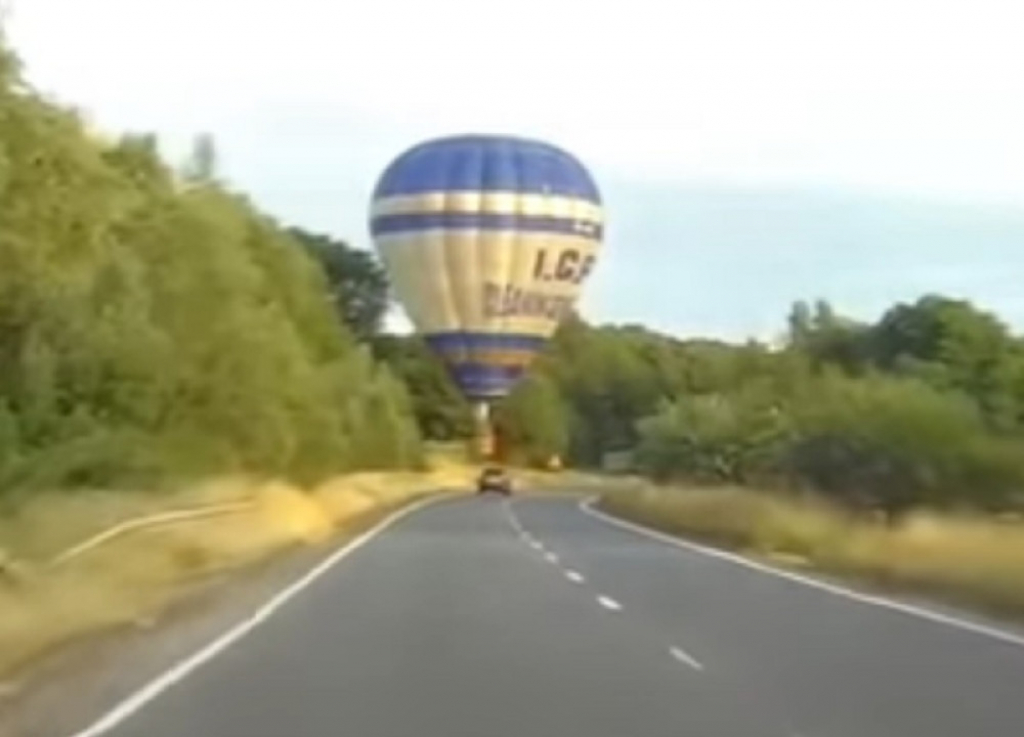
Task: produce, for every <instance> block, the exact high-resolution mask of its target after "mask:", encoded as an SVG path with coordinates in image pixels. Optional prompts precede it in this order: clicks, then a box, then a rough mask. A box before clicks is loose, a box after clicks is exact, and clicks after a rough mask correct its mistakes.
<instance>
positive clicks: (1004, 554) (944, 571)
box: [601, 487, 1024, 615]
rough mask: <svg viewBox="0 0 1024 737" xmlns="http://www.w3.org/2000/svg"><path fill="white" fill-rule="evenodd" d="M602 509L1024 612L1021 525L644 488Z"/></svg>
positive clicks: (736, 493) (617, 495)
mask: <svg viewBox="0 0 1024 737" xmlns="http://www.w3.org/2000/svg"><path fill="white" fill-rule="evenodd" d="M601 504H602V506H603V508H605V509H607V510H608V511H610V512H613V513H615V514H618V515H621V516H623V517H626V518H629V519H632V520H635V521H637V522H640V523H642V524H646V525H648V526H651V527H655V528H658V529H661V530H664V531H666V532H669V533H674V534H679V535H688V536H692V537H694V538H700V539H704V540H708V541H711V542H716V543H721V544H724V545H727V546H730V547H734V548H739V549H741V550H745V551H747V552H751V553H754V554H757V555H763V556H768V557H772V558H775V559H777V560H780V561H785V562H786V563H787V564H791V565H792V564H798V565H815V566H819V567H821V568H822V569H823V570H828V571H833V572H838V573H847V574H852V575H855V576H858V577H861V578H864V579H866V580H869V581H873V582H877V583H881V584H886V585H892V586H898V587H906V588H910V589H916V590H922V591H928V592H931V593H935V594H938V595H941V596H943V597H944V598H948V599H950V600H957V601H964V602H968V603H972V604H978V605H982V606H984V607H986V608H991V609H992V610H995V611H1000V612H1006V613H1014V614H1018V615H1019V614H1024V524H1022V523H1021V522H1020V521H1014V520H1000V519H995V518H992V517H981V516H969V515H953V514H926V513H921V514H918V515H914V516H912V517H909V518H908V519H907V520H905V521H904V522H903V523H902V524H900V525H898V526H895V527H891V526H885V525H882V524H876V523H871V522H867V521H865V520H863V519H855V518H852V517H850V516H848V515H845V514H843V513H841V512H840V511H838V510H836V509H834V508H831V507H829V506H826V505H824V504H821V503H816V502H813V501H810V500H798V499H794V498H789V497H780V496H773V495H770V494H767V493H760V492H756V491H750V490H744V489H668V488H657V487H646V488H642V489H633V490H620V491H614V492H610V493H608V494H606V495H604V496H603V497H602V501H601Z"/></svg>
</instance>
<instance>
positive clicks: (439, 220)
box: [370, 212, 603, 240]
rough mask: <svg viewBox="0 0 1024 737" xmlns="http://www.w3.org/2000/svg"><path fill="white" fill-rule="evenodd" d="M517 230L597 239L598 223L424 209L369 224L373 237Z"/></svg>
mask: <svg viewBox="0 0 1024 737" xmlns="http://www.w3.org/2000/svg"><path fill="white" fill-rule="evenodd" d="M439 229H440V230H518V231H525V232H535V233H559V234H564V235H578V236H580V237H581V238H591V239H593V240H600V239H601V237H602V235H603V233H602V227H601V225H600V224H598V223H593V222H589V221H585V220H577V219H575V218H557V217H550V216H539V215H537V216H535V215H519V214H499V213H480V212H426V213H401V214H397V215H381V216H380V217H377V218H374V219H373V221H372V222H371V223H370V231H371V233H372V234H373V236H374V237H377V236H381V235H393V234H396V233H410V232H412V233H415V232H419V231H424V230H439Z"/></svg>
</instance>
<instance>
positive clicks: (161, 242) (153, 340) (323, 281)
mask: <svg viewBox="0 0 1024 737" xmlns="http://www.w3.org/2000/svg"><path fill="white" fill-rule="evenodd" d="M329 278H330V274H328V273H325V271H324V270H323V269H322V268H321V267H320V262H319V261H317V260H316V259H315V258H313V257H312V256H311V255H310V254H309V253H308V251H306V250H305V249H303V248H302V247H300V246H299V245H298V243H297V242H296V240H295V238H294V236H293V235H292V234H290V233H289V231H288V230H287V229H286V228H284V227H282V226H281V225H280V224H278V223H276V222H275V221H274V220H273V219H272V218H270V217H268V216H267V215H266V214H264V213H261V212H260V211H259V210H258V209H257V208H256V207H255V206H254V205H253V204H252V203H251V202H249V201H248V200H247V199H246V198H245V197H244V196H243V195H241V194H239V193H237V192H234V191H232V190H231V189H230V187H229V186H228V185H227V184H226V183H224V182H222V181H220V180H219V178H218V176H217V171H216V156H215V149H214V147H213V145H212V142H211V141H210V140H209V139H208V138H203V137H200V138H199V139H198V140H197V141H196V145H195V151H194V153H193V155H192V156H191V158H190V160H189V161H187V162H186V163H185V164H184V165H183V166H180V167H176V168H175V167H171V166H169V165H167V164H166V163H165V162H164V161H163V160H162V159H161V157H160V155H159V153H158V146H157V141H156V139H155V138H154V137H153V136H150V135H134V134H133V135H124V136H121V137H119V138H117V139H116V140H104V139H102V138H100V137H97V136H96V135H95V134H94V133H91V132H90V131H89V130H88V129H87V127H86V126H85V125H84V124H83V121H82V119H81V117H80V116H79V115H78V114H77V113H76V112H75V111H74V110H70V109H67V108H65V107H61V106H59V105H56V104H54V103H52V102H51V101H49V100H47V99H45V98H44V97H42V96H41V95H40V94H37V93H36V92H35V91H33V90H32V88H31V87H30V86H29V85H28V84H27V83H26V81H25V79H24V78H23V76H22V73H21V69H20V68H19V64H18V61H17V59H16V58H15V56H14V55H13V54H11V53H9V52H8V51H6V50H3V49H0V494H2V495H3V497H4V498H6V499H11V498H14V497H16V496H17V492H18V491H19V490H23V489H39V488H76V487H101V486H109V485H131V486H140V487H159V486H160V485H161V484H163V483H166V482H179V481H180V480H182V479H187V478H192V477H196V476H202V475H205V474H209V473H214V472H218V473H219V472H231V471H246V472H254V473H266V474H275V475H285V476H288V477H291V478H296V479H313V478H317V477H322V476H324V475H326V474H329V473H334V472H337V471H343V470H347V469H353V468H360V467H390V466H396V465H411V464H416V463H418V462H419V459H420V453H421V449H420V435H419V430H418V427H417V425H416V422H415V420H414V415H413V410H412V405H411V399H410V397H409V395H408V392H407V391H406V389H405V385H404V384H403V382H402V381H400V380H399V379H397V378H396V377H395V376H394V374H393V373H392V371H391V370H390V369H389V368H388V367H387V366H386V365H384V364H382V363H381V362H380V361H377V360H375V359H374V356H373V354H372V352H371V351H370V350H369V349H368V348H367V347H366V346H365V345H364V344H362V343H361V342H360V341H359V340H358V339H357V337H356V333H355V332H354V331H353V330H351V329H349V328H348V327H347V326H346V324H344V323H342V322H341V321H339V320H338V319H337V317H336V312H335V310H334V309H333V306H332V303H331V300H330V295H331V291H330V288H329Z"/></svg>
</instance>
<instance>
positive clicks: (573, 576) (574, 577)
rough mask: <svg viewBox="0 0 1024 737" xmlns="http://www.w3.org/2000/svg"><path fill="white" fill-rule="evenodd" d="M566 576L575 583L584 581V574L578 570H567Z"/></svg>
mask: <svg viewBox="0 0 1024 737" xmlns="http://www.w3.org/2000/svg"><path fill="white" fill-rule="evenodd" d="M565 577H566V578H568V579H569V580H570V581H572V582H573V583H583V576H582V575H580V574H579V573H577V572H576V571H565Z"/></svg>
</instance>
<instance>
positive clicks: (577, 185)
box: [373, 135, 601, 204]
mask: <svg viewBox="0 0 1024 737" xmlns="http://www.w3.org/2000/svg"><path fill="white" fill-rule="evenodd" d="M437 191H474V192H476V191H483V192H497V191H500V192H509V191H511V192H526V193H537V194H549V195H556V196H564V197H578V198H580V199H584V200H588V201H590V202H593V203H595V204H601V195H600V192H599V191H598V189H597V184H596V183H595V182H594V180H593V179H592V178H591V176H590V174H589V172H588V171H587V170H586V169H585V168H584V166H583V165H582V164H581V163H580V162H579V160H577V159H576V158H575V157H574V156H573V155H572V154H570V153H568V152H567V151H563V150H562V149H560V148H558V147H556V146H552V145H551V144H548V143H544V142H542V141H534V140H529V139H524V138H517V137H510V136H479V135H477V136H453V137H449V138H441V139H436V140H432V141H427V142H425V143H421V144H419V145H418V146H415V147H413V148H411V149H409V150H408V151H406V152H405V153H403V154H401V155H400V156H399V157H398V158H397V159H395V161H393V162H392V163H391V165H390V166H388V168H387V169H386V170H385V171H384V174H383V175H382V176H381V179H380V181H379V182H378V184H377V187H376V190H375V191H374V195H373V196H374V199H379V198H381V197H390V196H394V195H411V194H420V193H423V192H437Z"/></svg>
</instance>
